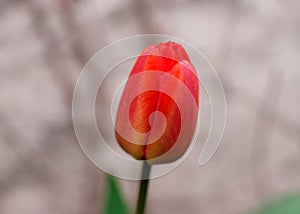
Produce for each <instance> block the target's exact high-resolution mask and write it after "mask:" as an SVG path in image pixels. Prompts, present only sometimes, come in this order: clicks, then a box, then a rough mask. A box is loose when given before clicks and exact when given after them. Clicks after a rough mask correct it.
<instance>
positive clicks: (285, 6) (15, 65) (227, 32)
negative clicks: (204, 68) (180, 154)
mask: <svg viewBox="0 0 300 214" xmlns="http://www.w3.org/2000/svg"><path fill="white" fill-rule="evenodd" d="M299 8H300V1H298V0H264V1H259V0H226V1H225V0H185V1H183V0H165V1H158V0H157V1H156V0H155V1H151V0H110V1H108V0H106V1H104V0H0V72H1V76H0V213H1V214H8V213H9V214H19V213H28V214H38V213H44V214H47V213H49V214H50V213H51V214H52V213H55V214H65V213H72V214H95V213H99V210H101V209H102V206H103V200H104V197H105V196H104V195H105V188H106V184H107V183H106V175H105V174H104V173H103V172H102V171H100V170H98V169H97V168H96V167H94V166H93V165H92V164H91V163H90V162H89V161H88V159H87V158H86V157H85V156H84V154H83V153H82V151H81V149H80V147H79V144H78V143H77V140H76V137H75V134H74V131H73V126H72V119H71V101H72V93H73V89H74V86H75V82H76V79H77V77H78V75H79V73H80V71H81V69H82V68H83V66H84V65H85V63H86V62H87V61H88V59H89V58H90V57H92V56H93V55H94V54H95V53H96V52H97V51H98V50H100V49H101V48H103V47H104V46H106V45H108V44H109V43H111V42H113V41H116V40H118V39H121V38H123V37H127V36H131V35H134V34H143V33H159V34H167V35H171V36H176V37H179V38H181V39H183V40H185V41H187V42H189V43H190V44H192V45H193V46H194V47H196V48H198V49H199V50H201V51H202V52H203V53H204V54H205V55H206V56H207V57H208V58H209V59H210V61H211V63H212V64H213V65H214V66H215V69H216V71H217V73H218V74H219V76H220V78H221V80H222V82H223V86H224V89H225V93H226V98H227V105H228V112H227V113H228V115H227V126H226V131H225V134H224V137H223V141H222V144H221V146H220V148H219V150H218V152H217V153H216V155H215V156H214V157H213V159H212V160H211V161H210V162H209V163H208V164H207V165H206V166H204V167H199V166H198V165H197V160H198V157H199V154H200V151H201V149H202V148H203V145H202V144H203V139H204V137H203V136H205V134H204V133H205V131H207V130H208V128H209V125H210V124H209V117H204V119H203V120H204V121H203V122H202V124H204V125H203V126H202V127H203V128H202V130H201V133H203V135H201V133H200V137H199V143H198V144H197V146H196V149H194V150H193V152H192V154H191V155H190V156H189V158H188V159H187V160H186V161H185V162H184V163H183V164H182V165H181V166H180V167H178V168H177V169H176V170H174V171H173V172H171V173H169V174H168V175H166V176H163V177H161V178H158V179H155V180H153V181H151V184H150V192H149V198H148V207H147V209H148V213H149V214H157V213H173V214H181V213H209V214H219V213H224V214H241V213H245V212H246V211H248V210H251V209H253V208H255V207H258V206H260V205H261V204H262V203H264V202H266V201H269V200H271V199H272V198H276V197H279V196H281V195H285V194H288V193H291V192H298V191H300V122H299V118H300V110H299V109H300V99H299V98H300V72H299V69H300V60H299V59H300V42H299V38H300V13H299ZM203 108H204V109H205V110H204V113H205V112H207V114H209V108H208V105H206V104H204V107H203ZM205 118H206V119H205ZM201 142H202V143H201ZM120 185H121V188H122V190H123V191H124V192H123V194H124V196H125V197H126V199H127V201H128V203H129V204H130V207H131V208H133V207H134V204H135V200H136V196H137V190H138V183H137V182H133V181H124V180H122V181H120Z"/></svg>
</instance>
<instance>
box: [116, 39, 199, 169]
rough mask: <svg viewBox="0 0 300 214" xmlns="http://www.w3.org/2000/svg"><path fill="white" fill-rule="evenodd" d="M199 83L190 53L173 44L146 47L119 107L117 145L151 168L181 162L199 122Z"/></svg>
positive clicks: (127, 84)
mask: <svg viewBox="0 0 300 214" xmlns="http://www.w3.org/2000/svg"><path fill="white" fill-rule="evenodd" d="M198 99H199V81H198V76H197V73H196V71H195V68H194V66H193V65H192V63H191V61H190V59H189V57H188V54H187V52H186V51H185V50H184V48H183V47H182V46H181V45H180V44H177V43H175V42H166V43H160V44H158V45H156V46H154V45H151V46H149V47H147V48H146V49H145V50H144V51H143V52H142V53H141V55H140V56H139V57H138V59H137V61H136V62H135V64H134V66H133V68H132V71H131V72H130V75H129V78H128V80H127V83H126V85H125V88H124V90H123V94H122V96H121V99H120V104H119V107H118V112H117V117H116V122H115V135H116V139H117V141H118V143H119V145H120V146H121V147H122V148H123V149H124V150H125V151H126V152H127V153H129V154H130V155H132V156H133V157H134V158H136V159H138V160H147V162H148V163H150V164H160V163H168V162H172V161H175V160H177V159H178V158H180V157H181V156H182V155H183V154H184V153H185V152H186V150H187V148H188V146H189V145H190V142H191V140H192V137H193V134H194V130H195V127H196V123H197V117H198V106H199V101H198Z"/></svg>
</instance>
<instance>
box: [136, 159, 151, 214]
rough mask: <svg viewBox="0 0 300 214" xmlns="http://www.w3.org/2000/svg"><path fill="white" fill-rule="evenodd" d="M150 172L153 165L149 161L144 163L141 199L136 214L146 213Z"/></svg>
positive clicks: (140, 191)
mask: <svg viewBox="0 0 300 214" xmlns="http://www.w3.org/2000/svg"><path fill="white" fill-rule="evenodd" d="M150 170H151V165H149V164H148V163H147V161H144V163H143V171H142V177H141V181H140V190H139V197H138V202H137V206H136V211H135V214H144V213H145V207H146V199H147V191H148V184H149V175H150Z"/></svg>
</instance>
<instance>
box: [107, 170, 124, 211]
mask: <svg viewBox="0 0 300 214" xmlns="http://www.w3.org/2000/svg"><path fill="white" fill-rule="evenodd" d="M107 177H108V179H107V191H106V200H105V206H104V214H129V211H128V208H127V206H126V203H125V201H124V199H123V196H122V194H121V192H120V190H119V186H118V183H117V180H116V179H115V178H114V177H112V176H110V175H109V176H107Z"/></svg>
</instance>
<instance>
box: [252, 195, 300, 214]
mask: <svg viewBox="0 0 300 214" xmlns="http://www.w3.org/2000/svg"><path fill="white" fill-rule="evenodd" d="M252 214H300V194H294V195H289V196H285V197H284V198H281V199H279V200H275V201H273V202H271V203H268V204H267V205H264V206H263V207H261V208H260V209H259V210H257V211H256V212H253V213H252Z"/></svg>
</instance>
